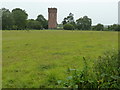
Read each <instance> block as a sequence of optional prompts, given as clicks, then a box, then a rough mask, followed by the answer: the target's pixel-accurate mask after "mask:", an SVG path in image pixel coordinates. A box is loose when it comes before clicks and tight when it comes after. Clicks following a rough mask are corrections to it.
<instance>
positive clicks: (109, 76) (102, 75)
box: [93, 50, 120, 89]
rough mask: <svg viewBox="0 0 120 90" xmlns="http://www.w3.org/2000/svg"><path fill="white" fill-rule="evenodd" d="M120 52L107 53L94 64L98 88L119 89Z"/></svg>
mask: <svg viewBox="0 0 120 90" xmlns="http://www.w3.org/2000/svg"><path fill="white" fill-rule="evenodd" d="M119 56H120V51H115V50H113V51H107V52H105V53H104V55H103V56H102V57H99V58H98V60H96V61H95V62H94V67H93V69H94V72H95V73H96V76H97V81H98V85H99V87H100V88H119V89H120V60H119Z"/></svg>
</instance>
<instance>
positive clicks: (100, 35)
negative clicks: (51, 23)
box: [2, 30, 118, 88]
mask: <svg viewBox="0 0 120 90" xmlns="http://www.w3.org/2000/svg"><path fill="white" fill-rule="evenodd" d="M2 45H3V46H2V55H3V56H2V58H3V59H2V69H3V71H2V73H3V74H2V75H3V77H2V79H3V80H2V85H3V88H44V87H57V86H55V85H52V83H51V80H64V79H65V78H66V77H67V73H66V71H67V69H68V68H74V69H76V68H77V69H78V68H79V69H82V68H83V66H84V64H83V57H85V58H89V59H90V60H88V61H87V62H88V63H89V66H92V64H93V62H94V60H95V58H97V57H99V56H100V55H102V54H103V52H105V51H107V50H112V49H118V32H114V31H69V30H29V31H24V30H17V31H14V30H12V31H8V30H4V31H3V32H2Z"/></svg>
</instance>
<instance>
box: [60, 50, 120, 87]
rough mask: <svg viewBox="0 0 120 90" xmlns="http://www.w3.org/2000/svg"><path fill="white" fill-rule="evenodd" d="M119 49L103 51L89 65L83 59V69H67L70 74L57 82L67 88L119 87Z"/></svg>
mask: <svg viewBox="0 0 120 90" xmlns="http://www.w3.org/2000/svg"><path fill="white" fill-rule="evenodd" d="M119 56H120V51H115V50H113V51H110V52H105V53H104V55H103V56H100V57H99V58H98V59H97V60H95V62H94V65H93V67H92V70H93V73H92V74H91V73H90V71H91V68H90V67H89V65H88V63H87V60H86V59H85V58H83V60H84V68H83V70H78V69H68V71H69V73H70V76H68V77H67V78H66V80H65V81H58V84H59V85H61V86H63V87H67V88H115V89H120V61H119Z"/></svg>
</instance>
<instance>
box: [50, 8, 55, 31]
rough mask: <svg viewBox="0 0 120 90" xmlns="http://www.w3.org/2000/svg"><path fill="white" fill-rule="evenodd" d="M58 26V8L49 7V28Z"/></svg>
mask: <svg viewBox="0 0 120 90" xmlns="http://www.w3.org/2000/svg"><path fill="white" fill-rule="evenodd" d="M56 28H57V8H48V29H56Z"/></svg>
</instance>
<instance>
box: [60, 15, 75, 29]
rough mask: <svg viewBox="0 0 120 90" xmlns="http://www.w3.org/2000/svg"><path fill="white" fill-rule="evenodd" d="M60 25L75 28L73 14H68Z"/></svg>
mask: <svg viewBox="0 0 120 90" xmlns="http://www.w3.org/2000/svg"><path fill="white" fill-rule="evenodd" d="M62 24H63V25H65V24H72V25H73V26H74V27H75V22H74V14H72V13H70V14H69V15H68V16H67V17H65V18H64V20H63V21H62Z"/></svg>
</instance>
